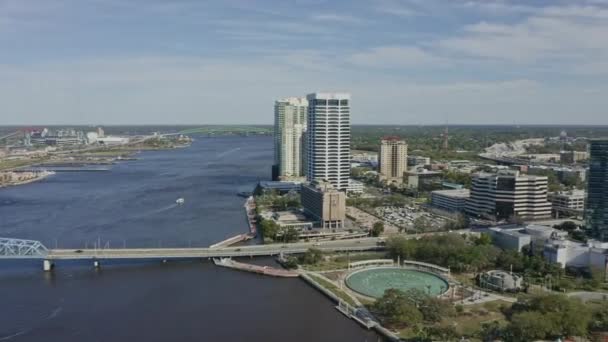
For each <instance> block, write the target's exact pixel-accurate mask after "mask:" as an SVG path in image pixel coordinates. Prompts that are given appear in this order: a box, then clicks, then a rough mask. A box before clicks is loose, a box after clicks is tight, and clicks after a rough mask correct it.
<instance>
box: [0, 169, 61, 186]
mask: <svg viewBox="0 0 608 342" xmlns="http://www.w3.org/2000/svg"><path fill="white" fill-rule="evenodd" d="M54 174H55V172H52V171H36V172H14V171H9V172H0V188H3V187H9V186H17V185H25V184H29V183H33V182H37V181H41V180H43V179H45V178H47V177H49V176H52V175H54Z"/></svg>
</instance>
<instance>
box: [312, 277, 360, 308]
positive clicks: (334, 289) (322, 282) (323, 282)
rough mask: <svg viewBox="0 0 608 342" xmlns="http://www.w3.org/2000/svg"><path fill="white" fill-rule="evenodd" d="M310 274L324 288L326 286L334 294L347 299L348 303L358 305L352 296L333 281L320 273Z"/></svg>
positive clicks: (344, 299)
mask: <svg viewBox="0 0 608 342" xmlns="http://www.w3.org/2000/svg"><path fill="white" fill-rule="evenodd" d="M309 276H310V277H311V278H312V279H314V280H315V281H316V282H317V283H319V284H320V285H321V286H323V287H324V288H326V289H327V290H329V291H330V292H332V293H333V294H335V295H336V296H338V297H339V298H340V299H342V300H343V301H345V302H346V303H348V304H350V305H352V306H357V303H355V301H354V300H353V299H352V298H351V296H349V295H348V294H346V292H344V291H342V290H340V289H339V288H338V287H337V286H336V285H335V284H334V283H331V282H329V281H327V280H325V278H323V277H320V276H318V275H314V274H309Z"/></svg>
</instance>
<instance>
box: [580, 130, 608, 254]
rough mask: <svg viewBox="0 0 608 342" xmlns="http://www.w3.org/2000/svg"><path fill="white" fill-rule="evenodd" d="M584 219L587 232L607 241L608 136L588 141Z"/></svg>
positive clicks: (593, 236)
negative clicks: (587, 171)
mask: <svg viewBox="0 0 608 342" xmlns="http://www.w3.org/2000/svg"><path fill="white" fill-rule="evenodd" d="M587 185H588V186H587V204H586V209H585V221H586V228H587V233H588V234H589V236H591V237H592V238H594V239H597V240H600V241H604V242H608V138H607V139H593V140H591V141H590V142H589V173H588V175H587Z"/></svg>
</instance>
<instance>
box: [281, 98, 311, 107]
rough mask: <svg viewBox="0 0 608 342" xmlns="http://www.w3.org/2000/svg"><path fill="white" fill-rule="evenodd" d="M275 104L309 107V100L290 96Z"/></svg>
mask: <svg viewBox="0 0 608 342" xmlns="http://www.w3.org/2000/svg"><path fill="white" fill-rule="evenodd" d="M275 103H277V104H278V103H287V104H290V105H294V106H308V100H306V98H305V97H299V96H290V97H284V98H281V99H278V100H276V101H275Z"/></svg>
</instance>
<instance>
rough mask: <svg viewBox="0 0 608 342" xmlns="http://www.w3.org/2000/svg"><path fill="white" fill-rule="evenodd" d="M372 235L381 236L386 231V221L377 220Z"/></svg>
mask: <svg viewBox="0 0 608 342" xmlns="http://www.w3.org/2000/svg"><path fill="white" fill-rule="evenodd" d="M370 233H371V236H380V235H382V233H384V222H382V221H376V222H375V223H374V225H373V227H372V230H371V232H370Z"/></svg>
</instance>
